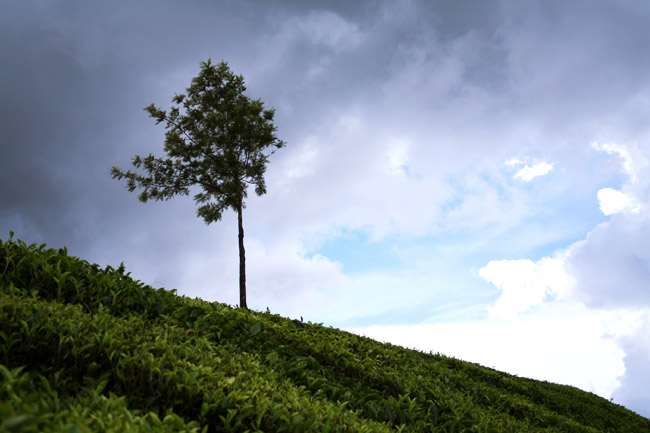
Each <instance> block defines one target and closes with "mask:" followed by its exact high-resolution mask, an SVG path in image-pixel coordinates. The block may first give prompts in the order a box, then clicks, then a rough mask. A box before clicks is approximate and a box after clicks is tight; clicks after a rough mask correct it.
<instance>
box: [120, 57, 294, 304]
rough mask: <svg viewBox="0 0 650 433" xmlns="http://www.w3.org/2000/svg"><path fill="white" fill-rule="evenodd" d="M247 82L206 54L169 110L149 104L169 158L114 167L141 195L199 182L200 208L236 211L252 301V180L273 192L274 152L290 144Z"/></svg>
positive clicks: (214, 212) (242, 283)
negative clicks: (247, 232)
mask: <svg viewBox="0 0 650 433" xmlns="http://www.w3.org/2000/svg"><path fill="white" fill-rule="evenodd" d="M245 90H246V87H245V86H244V78H243V77H242V76H241V75H235V74H233V73H232V72H231V71H230V69H229V68H228V65H227V64H226V63H225V62H221V63H219V64H218V65H213V64H212V63H211V62H210V60H208V61H207V62H202V63H201V72H200V73H199V75H198V76H197V77H196V78H194V79H193V80H192V85H191V86H190V87H188V88H187V94H178V95H175V96H174V98H173V99H172V102H173V103H174V107H172V108H171V110H170V111H169V112H166V111H164V110H162V109H160V108H158V107H156V106H155V105H154V104H151V105H149V106H148V107H147V108H146V109H145V110H146V111H147V112H148V113H149V115H150V116H151V117H153V118H154V119H155V120H156V124H158V123H163V122H164V123H165V128H166V129H167V133H166V134H165V153H166V154H167V158H156V157H154V156H153V155H151V154H149V155H148V156H145V157H142V156H140V155H136V156H135V157H134V158H133V161H132V162H133V165H134V167H135V168H137V169H144V171H145V172H146V174H139V173H137V172H132V171H130V170H127V171H122V170H121V169H119V168H118V167H113V168H112V169H111V173H112V175H113V178H114V179H115V178H116V179H118V180H121V179H126V180H127V187H128V189H129V191H131V192H133V191H134V190H135V189H136V188H138V187H139V188H142V192H141V193H140V194H139V195H138V198H139V199H140V201H142V202H147V201H148V200H151V199H153V200H169V199H170V198H172V197H173V196H175V195H179V194H180V195H189V193H190V188H192V187H195V188H198V190H199V192H197V193H196V194H195V195H194V201H195V202H196V204H197V205H198V210H197V214H198V216H199V217H201V218H203V220H204V221H205V222H206V223H207V224H210V223H212V222H215V221H219V220H220V219H221V216H222V214H223V211H224V210H227V209H228V208H230V209H232V210H234V211H235V212H237V221H238V232H239V299H240V300H239V304H240V306H241V307H242V308H247V305H246V264H245V263H246V258H245V251H244V226H243V222H242V212H243V208H244V207H245V204H244V199H245V198H246V197H247V195H248V193H247V190H248V186H249V185H252V186H254V187H255V193H256V194H257V195H262V194H265V193H266V184H265V182H264V172H265V171H266V164H267V163H268V160H269V156H270V155H271V154H273V153H274V152H275V151H277V150H278V149H280V148H282V147H284V142H282V141H281V140H279V139H278V138H277V137H276V136H275V131H276V127H275V126H274V125H273V117H274V115H275V111H274V110H272V109H271V110H265V109H264V103H263V102H262V101H261V100H259V99H257V100H251V99H250V98H249V97H247V96H246V95H244V91H245ZM269 148H270V149H271V150H270V151H269V150H268V149H269Z"/></svg>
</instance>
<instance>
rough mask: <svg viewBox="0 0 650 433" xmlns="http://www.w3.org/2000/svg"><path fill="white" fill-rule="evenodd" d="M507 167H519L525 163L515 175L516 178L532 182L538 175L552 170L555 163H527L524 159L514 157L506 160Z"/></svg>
mask: <svg viewBox="0 0 650 433" xmlns="http://www.w3.org/2000/svg"><path fill="white" fill-rule="evenodd" d="M504 165H506V166H507V167H512V168H515V167H518V166H521V165H523V167H521V168H520V169H519V170H517V172H516V173H515V174H514V175H513V178H514V179H517V180H521V181H524V182H530V181H531V180H533V179H535V178H536V177H540V176H544V175H546V174H548V173H550V172H551V171H553V167H554V164H550V163H548V162H544V161H541V162H535V163H533V164H526V163H525V162H524V161H522V160H520V159H518V158H512V159H509V160H508V161H506V162H505V164H504Z"/></svg>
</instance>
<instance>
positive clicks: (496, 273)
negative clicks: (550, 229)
mask: <svg viewBox="0 0 650 433" xmlns="http://www.w3.org/2000/svg"><path fill="white" fill-rule="evenodd" d="M478 275H479V276H480V277H481V278H483V279H484V280H486V281H488V282H490V283H492V284H494V285H495V286H496V287H498V288H499V289H500V290H501V296H500V297H499V299H498V300H497V302H496V303H495V304H494V305H493V306H491V307H489V308H488V312H489V314H490V317H493V318H512V317H515V316H516V315H517V313H521V312H524V311H526V310H528V309H530V308H531V307H532V306H535V305H539V304H542V303H543V302H544V299H545V298H546V296H547V295H551V296H553V297H555V298H562V297H563V296H564V295H565V294H566V293H567V292H568V291H569V290H570V289H571V287H572V286H573V284H574V281H573V279H572V277H571V276H570V275H569V274H568V273H567V272H566V270H565V269H564V262H563V259H562V258H550V257H544V258H542V259H540V260H539V261H538V262H533V261H532V260H527V259H526V260H493V261H490V262H489V263H488V264H487V266H485V267H483V268H481V269H480V270H479V272H478Z"/></svg>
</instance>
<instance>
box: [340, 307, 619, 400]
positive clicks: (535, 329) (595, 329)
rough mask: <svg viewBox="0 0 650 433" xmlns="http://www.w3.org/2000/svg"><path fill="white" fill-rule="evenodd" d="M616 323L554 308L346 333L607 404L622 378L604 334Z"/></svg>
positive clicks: (571, 309)
mask: <svg viewBox="0 0 650 433" xmlns="http://www.w3.org/2000/svg"><path fill="white" fill-rule="evenodd" d="M619 318H620V316H616V317H615V316H612V315H603V314H600V313H598V312H592V311H589V310H587V309H585V308H584V307H583V306H581V305H579V304H575V303H557V304H553V305H547V306H544V307H543V308H541V309H538V310H536V311H534V312H528V313H526V314H524V315H521V316H519V317H518V318H517V319H505V320H490V321H472V322H452V323H432V324H419V325H412V326H370V327H366V328H355V329H349V330H350V331H351V332H355V333H358V334H361V335H366V336H369V337H371V338H374V339H377V340H379V341H389V342H392V343H393V344H400V345H402V346H405V347H411V348H417V349H419V350H423V351H432V352H436V353H442V354H446V355H451V356H454V357H457V358H460V359H464V360H468V361H471V362H477V363H479V364H481V365H484V366H487V367H492V368H496V369H498V370H501V371H508V372H510V373H511V374H516V375H519V376H523V377H529V378H534V379H539V380H547V381H551V382H556V383H562V384H569V385H573V386H576V387H579V388H581V389H583V390H587V391H590V392H594V393H596V394H598V395H600V396H602V397H605V398H610V397H611V396H612V393H613V392H614V391H615V390H616V389H617V388H618V387H619V386H620V378H621V377H622V376H623V375H624V374H625V364H624V357H625V353H624V352H623V350H622V349H621V347H619V345H618V343H617V342H616V341H615V340H614V339H612V338H610V336H609V334H608V330H609V328H610V327H612V326H613V327H616V326H617V324H619V323H620V320H618V319H619Z"/></svg>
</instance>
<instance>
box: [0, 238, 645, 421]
mask: <svg viewBox="0 0 650 433" xmlns="http://www.w3.org/2000/svg"><path fill="white" fill-rule="evenodd" d="M0 380H1V383H0V431H21V432H23V431H25V432H32V431H33V432H36V431H45V432H49V431H52V432H54V431H75V430H71V429H73V428H76V429H77V430H76V431H81V432H86V431H110V432H112V431H115V432H118V431H126V432H144V431H147V432H148V431H163V432H166V431H170V432H171V431H175V432H176V431H178V432H181V431H187V432H206V433H207V432H271V431H272V432H275V431H278V432H283V431H284V432H312V431H313V432H389V431H395V432H483V433H490V432H584V433H594V432H632V431H634V432H636V431H639V432H641V431H650V420H647V419H645V418H643V417H640V416H638V415H636V414H634V413H632V412H630V411H628V410H626V409H625V408H623V407H621V406H618V405H615V404H612V403H611V402H608V401H607V400H605V399H602V398H600V397H597V396H595V395H593V394H589V393H585V392H582V391H580V390H578V389H576V388H572V387H569V386H561V385H556V384H552V383H547V382H540V381H535V380H530V379H523V378H518V377H515V376H511V375H508V374H505V373H501V372H498V371H495V370H492V369H488V368H484V367H481V366H478V365H475V364H471V363H467V362H464V361H460V360H457V359H454V358H449V357H446V356H442V355H439V354H430V353H422V352H418V351H414V350H408V349H404V348H401V347H398V346H393V345H390V344H381V343H378V342H376V341H373V340H371V339H368V338H364V337H359V336H357V335H353V334H350V333H346V332H342V331H339V330H336V329H332V328H328V327H325V326H323V325H320V324H312V323H303V322H301V321H298V320H289V319H285V318H282V317H279V316H277V315H273V314H270V313H269V312H267V313H258V312H254V311H250V310H243V309H234V308H231V307H229V306H227V305H223V304H219V303H209V302H205V301H202V300H199V299H190V298H187V297H182V296H177V295H176V294H175V293H174V292H173V291H167V290H164V289H154V288H152V287H150V286H147V285H145V284H142V283H141V282H138V281H135V280H133V279H132V278H131V277H130V276H129V274H128V273H127V272H125V269H124V266H123V265H120V266H119V267H117V268H113V267H110V266H109V267H106V268H104V269H102V268H100V267H99V266H97V265H93V264H90V263H88V262H86V261H84V260H81V259H79V258H76V257H72V256H69V255H68V253H67V250H66V249H65V248H62V249H58V250H56V249H48V248H46V247H45V246H44V245H40V246H37V245H26V244H25V243H24V242H22V241H19V240H14V239H13V236H12V237H10V239H9V240H7V241H1V240H0Z"/></svg>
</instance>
